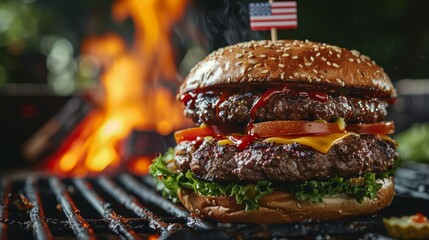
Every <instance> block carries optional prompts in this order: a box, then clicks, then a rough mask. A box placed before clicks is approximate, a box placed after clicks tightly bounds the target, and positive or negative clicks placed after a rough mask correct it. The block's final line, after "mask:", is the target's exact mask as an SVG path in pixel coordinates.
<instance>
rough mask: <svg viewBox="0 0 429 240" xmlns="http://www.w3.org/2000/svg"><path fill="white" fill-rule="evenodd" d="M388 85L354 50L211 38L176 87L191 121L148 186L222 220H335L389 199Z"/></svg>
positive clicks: (394, 154)
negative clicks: (221, 42)
mask: <svg viewBox="0 0 429 240" xmlns="http://www.w3.org/2000/svg"><path fill="white" fill-rule="evenodd" d="M395 98H396V92H395V89H394V87H393V85H392V83H391V81H390V79H389V77H388V76H387V75H386V74H385V73H384V71H383V69H382V68H381V67H379V66H378V65H377V64H376V63H375V62H374V61H372V60H371V59H370V58H368V57H367V56H365V55H362V54H360V53H359V52H357V51H354V50H352V51H349V50H346V49H344V48H339V47H336V46H332V45H327V44H324V43H315V42H309V41H296V40H295V41H288V40H285V41H251V42H245V43H239V44H236V45H233V46H228V47H226V48H221V49H219V50H217V51H215V52H213V53H211V54H210V55H209V56H207V57H206V58H205V59H204V60H202V61H201V62H199V63H198V64H197V65H196V66H195V67H194V68H193V69H192V70H191V72H190V73H189V75H188V76H187V77H186V79H185V81H184V83H183V85H182V86H181V88H180V91H179V94H178V99H180V101H182V102H183V104H184V105H185V111H184V112H185V115H186V116H187V117H189V118H191V119H192V120H193V121H194V122H195V123H197V124H198V125H199V126H198V127H194V128H189V129H184V130H181V131H177V132H176V133H175V138H176V141H177V146H176V147H175V149H174V151H173V150H171V151H170V152H168V153H166V154H165V155H164V156H160V157H159V158H157V159H156V160H155V161H154V163H153V164H152V165H151V167H150V173H151V174H152V175H153V176H154V177H155V180H156V183H157V188H158V189H159V190H161V191H162V192H163V194H164V195H165V196H167V197H169V198H170V199H172V200H173V201H180V202H181V203H182V204H183V205H184V206H185V207H186V208H187V209H188V210H189V211H191V212H192V213H194V214H196V215H198V216H202V217H206V218H212V219H215V220H218V221H222V222H242V223H250V222H253V223H282V222H299V221H305V220H316V221H319V220H335V219H343V218H345V217H351V216H357V215H364V214H370V213H374V212H376V211H378V210H380V209H382V208H384V207H386V206H388V205H389V204H390V202H391V201H392V198H393V195H394V186H393V181H392V173H393V169H394V165H395V163H396V162H395V161H396V160H397V158H398V154H397V152H396V149H395V147H396V143H395V141H394V140H392V139H391V138H389V137H388V135H389V134H392V133H393V132H394V125H393V122H386V121H383V119H384V117H385V116H386V114H387V111H386V108H387V106H388V105H389V104H390V103H393V102H394V101H395Z"/></svg>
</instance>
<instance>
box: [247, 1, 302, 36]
mask: <svg viewBox="0 0 429 240" xmlns="http://www.w3.org/2000/svg"><path fill="white" fill-rule="evenodd" d="M249 12H250V14H249V15H250V29H252V30H255V31H261V30H270V29H271V28H278V29H291V28H297V27H298V16H297V10H296V2H295V1H288V2H272V3H250V4H249Z"/></svg>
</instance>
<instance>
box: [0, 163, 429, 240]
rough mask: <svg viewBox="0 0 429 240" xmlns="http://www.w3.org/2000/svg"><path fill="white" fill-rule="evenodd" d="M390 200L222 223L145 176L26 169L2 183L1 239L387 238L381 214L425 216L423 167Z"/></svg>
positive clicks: (406, 175) (427, 176)
mask: <svg viewBox="0 0 429 240" xmlns="http://www.w3.org/2000/svg"><path fill="white" fill-rule="evenodd" d="M395 185H396V186H395V188H396V197H395V199H394V200H393V202H392V204H391V206H389V207H388V208H386V209H384V210H382V211H381V212H380V213H378V214H375V215H372V216H364V217H361V218H354V219H349V220H343V221H336V222H323V223H317V222H306V223H299V224H275V225H257V224H224V223H223V224H222V223H217V222H213V221H208V220H202V219H199V218H195V217H193V216H191V215H190V214H189V213H188V212H187V211H186V210H184V209H183V208H182V207H181V206H180V205H176V204H173V203H172V202H170V201H169V200H167V199H164V198H163V197H162V196H160V195H159V194H158V193H157V192H156V191H155V190H154V185H153V182H152V178H151V177H150V176H134V175H131V174H128V173H124V174H120V175H118V176H99V177H93V178H67V179H59V178H58V177H55V176H37V175H30V176H27V177H25V178H22V179H10V178H4V179H2V180H1V185H0V204H1V205H0V240H4V239H32V238H33V239H55V238H56V237H61V239H67V238H68V237H69V238H70V239H106V238H107V239H116V238H121V239H148V238H149V239H151V238H154V237H161V238H163V239H200V238H204V239H281V238H301V237H307V238H319V239H320V238H321V239H329V238H331V237H338V238H342V237H344V238H347V239H349V238H356V239H357V238H363V239H373V238H374V239H375V238H380V237H381V238H382V237H383V236H386V231H385V229H384V226H383V224H382V218H383V217H390V216H403V215H410V214H415V213H416V212H421V213H424V214H426V215H429V209H428V208H427V207H424V206H428V204H429V166H427V165H422V164H407V165H405V166H403V167H402V168H400V169H399V170H398V172H397V175H396V178H395Z"/></svg>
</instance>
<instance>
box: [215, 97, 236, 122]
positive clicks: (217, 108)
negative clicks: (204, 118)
mask: <svg viewBox="0 0 429 240" xmlns="http://www.w3.org/2000/svg"><path fill="white" fill-rule="evenodd" d="M231 95H232V92H231V91H222V94H221V95H220V97H219V99H218V100H217V101H216V103H215V110H216V116H219V106H220V104H222V103H223V102H224V101H225V100H226V99H227V98H228V97H229V96H231Z"/></svg>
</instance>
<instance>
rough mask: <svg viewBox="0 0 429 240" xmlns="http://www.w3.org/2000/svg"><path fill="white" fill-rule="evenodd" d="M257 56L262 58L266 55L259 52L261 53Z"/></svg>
mask: <svg viewBox="0 0 429 240" xmlns="http://www.w3.org/2000/svg"><path fill="white" fill-rule="evenodd" d="M259 57H260V58H264V57H267V55H265V54H261V55H259Z"/></svg>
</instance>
